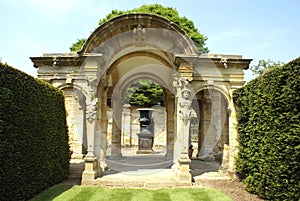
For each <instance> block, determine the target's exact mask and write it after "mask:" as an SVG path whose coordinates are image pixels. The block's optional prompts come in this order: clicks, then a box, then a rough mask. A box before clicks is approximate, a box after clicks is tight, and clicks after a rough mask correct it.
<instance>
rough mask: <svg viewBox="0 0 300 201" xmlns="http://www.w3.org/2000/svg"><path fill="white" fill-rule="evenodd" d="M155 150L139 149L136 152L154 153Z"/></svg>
mask: <svg viewBox="0 0 300 201" xmlns="http://www.w3.org/2000/svg"><path fill="white" fill-rule="evenodd" d="M153 153H154V151H153V150H137V151H136V154H153Z"/></svg>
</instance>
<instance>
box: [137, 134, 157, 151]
mask: <svg viewBox="0 0 300 201" xmlns="http://www.w3.org/2000/svg"><path fill="white" fill-rule="evenodd" d="M137 135H138V137H139V147H138V150H137V152H136V153H137V154H150V153H153V149H152V147H153V137H154V135H153V133H150V132H149V131H146V130H144V131H142V132H140V133H138V134H137Z"/></svg>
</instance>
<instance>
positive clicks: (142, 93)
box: [125, 80, 163, 107]
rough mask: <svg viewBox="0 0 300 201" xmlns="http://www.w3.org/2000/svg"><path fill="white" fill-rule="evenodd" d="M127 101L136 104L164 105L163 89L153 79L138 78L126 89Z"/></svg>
mask: <svg viewBox="0 0 300 201" xmlns="http://www.w3.org/2000/svg"><path fill="white" fill-rule="evenodd" d="M125 96H126V97H125V101H126V102H127V103H129V104H130V105H134V106H148V107H151V106H153V105H163V90H162V88H161V87H160V85H159V84H157V83H155V82H153V81H151V80H136V81H135V82H133V83H132V84H131V86H130V87H129V88H128V89H127V90H126V94H125Z"/></svg>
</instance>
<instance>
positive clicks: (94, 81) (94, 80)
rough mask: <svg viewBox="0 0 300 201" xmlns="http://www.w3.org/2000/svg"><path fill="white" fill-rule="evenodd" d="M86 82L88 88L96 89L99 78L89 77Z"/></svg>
mask: <svg viewBox="0 0 300 201" xmlns="http://www.w3.org/2000/svg"><path fill="white" fill-rule="evenodd" d="M86 80H87V82H88V86H91V87H95V85H96V84H97V80H98V77H97V76H96V75H87V76H86Z"/></svg>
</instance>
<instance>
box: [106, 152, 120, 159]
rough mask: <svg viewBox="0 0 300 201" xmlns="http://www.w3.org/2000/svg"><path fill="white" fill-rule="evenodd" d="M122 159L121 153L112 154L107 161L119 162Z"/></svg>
mask: <svg viewBox="0 0 300 201" xmlns="http://www.w3.org/2000/svg"><path fill="white" fill-rule="evenodd" d="M121 158H122V154H121V153H114V154H113V153H112V154H111V155H110V157H109V159H112V160H120V159H121Z"/></svg>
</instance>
